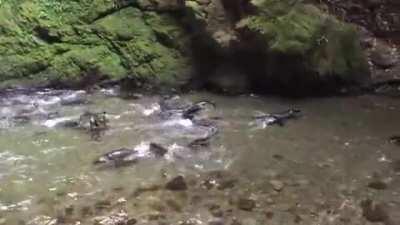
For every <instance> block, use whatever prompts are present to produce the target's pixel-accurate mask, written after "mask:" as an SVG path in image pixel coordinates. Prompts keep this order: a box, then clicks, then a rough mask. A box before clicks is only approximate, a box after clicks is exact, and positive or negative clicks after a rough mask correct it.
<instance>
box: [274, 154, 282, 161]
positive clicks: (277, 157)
mask: <svg viewBox="0 0 400 225" xmlns="http://www.w3.org/2000/svg"><path fill="white" fill-rule="evenodd" d="M272 158H274V159H276V160H279V161H281V160H284V159H285V157H283V155H279V154H274V155H273V156H272Z"/></svg>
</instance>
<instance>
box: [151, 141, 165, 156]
mask: <svg viewBox="0 0 400 225" xmlns="http://www.w3.org/2000/svg"><path fill="white" fill-rule="evenodd" d="M149 151H150V152H151V153H153V154H154V155H155V156H157V157H163V156H164V155H165V154H166V153H167V152H168V149H166V148H165V147H163V146H161V145H160V144H157V143H154V142H151V143H150V145H149Z"/></svg>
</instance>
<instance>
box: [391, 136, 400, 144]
mask: <svg viewBox="0 0 400 225" xmlns="http://www.w3.org/2000/svg"><path fill="white" fill-rule="evenodd" d="M389 142H390V143H392V144H395V145H398V146H400V136H391V137H390V138H389Z"/></svg>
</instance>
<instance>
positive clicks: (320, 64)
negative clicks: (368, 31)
mask: <svg viewBox="0 0 400 225" xmlns="http://www.w3.org/2000/svg"><path fill="white" fill-rule="evenodd" d="M289 2H290V1H279V2H278V1H273V0H264V1H259V2H257V3H258V4H259V6H261V7H262V8H261V10H260V13H259V14H258V15H254V16H251V17H248V18H246V19H244V20H243V21H241V22H240V24H239V25H238V26H239V27H240V28H245V29H248V30H250V31H251V32H253V33H255V34H257V35H258V37H259V39H260V40H261V41H262V42H263V43H264V44H265V52H267V53H268V54H271V53H272V54H273V55H280V56H291V58H294V59H296V61H297V62H299V61H300V62H301V61H302V62H303V63H302V64H303V65H304V67H305V68H304V69H303V70H304V71H308V72H309V74H310V76H314V74H318V75H319V76H320V77H321V78H323V77H326V76H335V77H340V78H341V79H342V80H347V81H354V80H360V78H362V77H363V76H364V77H365V76H366V75H368V68H367V64H366V60H365V58H364V56H363V53H362V50H361V48H360V45H359V41H358V36H357V32H356V31H355V29H354V28H353V27H352V26H350V25H347V24H344V23H342V22H339V21H337V20H336V19H335V18H333V17H331V16H328V15H326V14H323V13H322V12H321V11H319V10H318V9H317V8H316V7H314V6H312V5H307V4H292V5H291V4H289ZM288 63H289V64H290V63H293V62H288ZM292 75H293V74H292ZM303 75H304V74H303ZM283 79H287V78H283ZM305 79H307V78H305ZM323 79H324V78H323Z"/></svg>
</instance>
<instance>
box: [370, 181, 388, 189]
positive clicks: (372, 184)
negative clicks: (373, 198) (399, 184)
mask: <svg viewBox="0 0 400 225" xmlns="http://www.w3.org/2000/svg"><path fill="white" fill-rule="evenodd" d="M368 187H369V188H372V189H376V190H385V189H386V188H387V187H388V185H387V184H386V183H385V182H383V181H380V180H376V181H372V182H370V183H369V184H368Z"/></svg>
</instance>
